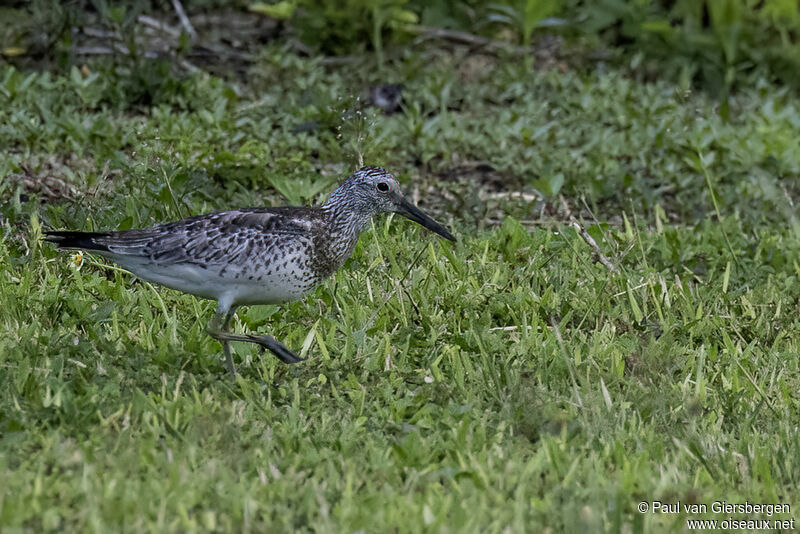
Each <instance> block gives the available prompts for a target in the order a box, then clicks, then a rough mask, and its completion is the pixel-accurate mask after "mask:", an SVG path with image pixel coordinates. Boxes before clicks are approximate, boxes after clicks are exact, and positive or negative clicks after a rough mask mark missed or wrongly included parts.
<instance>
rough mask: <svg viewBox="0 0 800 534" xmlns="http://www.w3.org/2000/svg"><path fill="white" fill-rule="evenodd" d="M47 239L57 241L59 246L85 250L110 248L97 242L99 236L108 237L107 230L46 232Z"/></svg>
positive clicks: (52, 241)
mask: <svg viewBox="0 0 800 534" xmlns="http://www.w3.org/2000/svg"><path fill="white" fill-rule="evenodd" d="M44 235H45V238H44V240H45V241H49V242H51V243H55V244H56V245H58V247H59V248H82V249H84V250H106V251H107V250H108V247H107V246H105V245H101V244H99V243H96V242H95V239H96V238H98V237H108V236H109V235H110V234H108V233H107V232H69V231H67V232H45V233H44Z"/></svg>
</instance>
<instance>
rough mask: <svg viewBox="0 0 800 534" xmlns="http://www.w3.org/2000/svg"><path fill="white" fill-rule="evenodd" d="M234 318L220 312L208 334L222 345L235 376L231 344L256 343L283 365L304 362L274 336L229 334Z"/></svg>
mask: <svg viewBox="0 0 800 534" xmlns="http://www.w3.org/2000/svg"><path fill="white" fill-rule="evenodd" d="M231 317H233V311H228V312H221V311H218V312H217V313H216V314H215V315H214V318H213V319H211V323H210V324H209V327H208V334H209V335H210V336H211V337H213V338H214V339H216V340H217V341H219V342H220V343H222V348H223V350H224V351H225V358H226V360H227V364H228V371H230V372H231V374H235V373H236V370H235V369H234V367H233V358H232V357H231V353H230V346H229V342H231V341H241V342H244V343H255V344H256V345H260V346H261V347H262V348H264V349H267V350H269V351H270V352H271V353H272V354H274V355H275V356H277V357H278V359H279V360H280V361H282V362H283V363H297V362H302V361H303V360H305V358H301V357H300V356H298V355H297V354H295V353H294V352H292V351H291V350H289V349H287V348H286V346H285V345H284V344H283V343H281V342H280V341H278V340H277V339H275V338H274V337H272V336H254V335H252V334H232V333H230V332H228V330H227V326H228V323H229V322H230V320H231Z"/></svg>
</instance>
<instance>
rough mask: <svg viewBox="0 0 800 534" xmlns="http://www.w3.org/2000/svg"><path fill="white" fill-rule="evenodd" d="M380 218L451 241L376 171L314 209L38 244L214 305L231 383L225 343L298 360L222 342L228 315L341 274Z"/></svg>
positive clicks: (214, 330)
mask: <svg viewBox="0 0 800 534" xmlns="http://www.w3.org/2000/svg"><path fill="white" fill-rule="evenodd" d="M384 212H396V213H399V214H401V215H403V216H405V217H407V218H408V219H411V220H412V221H414V222H417V223H419V224H421V225H422V226H424V227H425V228H427V229H429V230H432V231H433V232H436V233H437V234H439V235H440V236H442V237H444V238H445V239H449V240H450V241H455V237H453V234H451V233H450V231H449V230H448V229H447V228H446V227H444V226H442V225H441V224H439V223H437V222H436V221H434V220H433V219H432V218H431V217H429V216H428V215H426V214H425V213H423V212H422V211H420V209H419V208H417V207H416V206H415V205H414V204H412V203H411V202H409V201H408V200H407V199H406V198H405V197H404V196H403V194H402V192H401V191H400V185H399V184H398V183H397V180H395V178H394V176H392V175H391V174H390V173H389V172H387V171H386V170H385V169H383V168H381V167H363V168H361V169H359V170H358V171H356V172H354V173H353V174H352V175H350V176H349V177H348V178H347V179H346V180H345V181H344V182H343V183H342V184H341V185H340V186H339V187H338V188H337V189H336V190H335V191H334V192H333V193H331V195H330V197H329V198H328V200H327V201H326V202H325V203H324V204H323V205H322V206H316V207H307V206H298V207H292V206H289V207H276V208H251V209H241V210H232V211H221V212H215V213H209V214H206V215H198V216H196V217H189V218H186V219H182V220H180V221H176V222H172V223H167V224H159V225H156V226H153V227H150V228H144V229H141V230H121V231H117V232H69V231H62V232H45V234H46V236H47V237H46V238H45V239H46V240H48V241H51V242H53V243H56V244H57V245H58V246H59V247H60V248H68V249H83V250H88V251H91V252H92V253H96V254H99V255H101V256H104V257H105V258H108V259H110V260H111V261H113V262H115V263H117V264H119V265H121V266H122V267H124V268H125V269H127V270H129V271H130V272H132V273H133V274H135V275H136V276H138V277H139V278H141V279H143V280H147V281H148V282H155V283H158V284H161V285H164V286H167V287H169V288H172V289H177V290H179V291H183V292H185V293H190V294H192V295H196V296H198V297H203V298H208V299H214V300H216V301H217V309H216V313H215V314H214V317H213V319H211V322H210V323H209V325H208V333H209V335H211V336H212V337H214V338H215V339H217V340H219V342H220V343H221V344H222V349H223V352H224V354H225V362H226V365H227V368H228V371H229V372H230V373H231V375H234V374H236V368H235V366H234V363H233V357H232V356H231V349H230V345H229V343H230V342H231V341H243V342H247V343H255V344H257V345H260V346H261V347H263V348H264V349H268V350H269V351H271V352H272V353H273V354H275V356H277V357H278V358H279V359H280V360H281V361H283V362H285V363H297V362H299V361H302V360H303V358H300V357H299V356H298V355H297V354H295V353H294V352H292V351H291V350H289V349H288V348H286V346H284V345H283V344H282V343H281V342H280V341H278V340H276V339H275V338H273V337H271V336H267V335H252V334H242V335H237V334H233V333H230V332H228V325H229V323H230V320H231V318H232V317H233V314H234V312H235V311H236V308H237V307H238V306H241V305H248V304H278V303H281V302H287V301H291V300H296V299H299V298H300V297H301V296H302V295H303V294H304V293H306V292H307V291H309V290H311V289H312V288H314V287H316V286H317V285H318V284H319V283H320V282H322V281H323V280H325V279H326V278H327V277H329V276H330V275H331V274H333V272H334V271H336V270H337V269H338V268H339V267H341V266H342V265H343V264H344V262H345V260H346V259H347V258H348V257H349V256H350V254H351V253H352V252H353V249H354V248H355V246H356V242H357V241H358V236H359V234H360V233H361V231H362V230H363V229H364V227H365V226H366V224H367V223H368V222H369V220H370V219H371V218H372V217H373V216H374V215H377V214H379V213H384Z"/></svg>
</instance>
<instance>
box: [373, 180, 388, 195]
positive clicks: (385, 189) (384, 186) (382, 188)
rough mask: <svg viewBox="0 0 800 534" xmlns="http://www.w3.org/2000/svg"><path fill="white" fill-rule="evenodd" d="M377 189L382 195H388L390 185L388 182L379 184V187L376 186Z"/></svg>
mask: <svg viewBox="0 0 800 534" xmlns="http://www.w3.org/2000/svg"><path fill="white" fill-rule="evenodd" d="M375 187H377V188H378V191H380V192H381V193H386V192H388V191H389V184H387V183H386V182H378V185H376V186H375Z"/></svg>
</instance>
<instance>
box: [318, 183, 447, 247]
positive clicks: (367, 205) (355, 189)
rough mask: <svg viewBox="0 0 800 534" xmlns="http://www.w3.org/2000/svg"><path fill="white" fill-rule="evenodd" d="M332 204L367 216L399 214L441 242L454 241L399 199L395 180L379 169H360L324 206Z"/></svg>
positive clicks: (403, 197)
mask: <svg viewBox="0 0 800 534" xmlns="http://www.w3.org/2000/svg"><path fill="white" fill-rule="evenodd" d="M334 203H335V204H340V205H348V204H349V205H352V206H353V207H355V208H356V209H360V210H362V211H365V212H368V213H369V214H370V215H375V214H378V213H385V212H394V213H399V214H400V215H402V216H403V217H406V218H407V219H411V220H412V221H414V222H416V223H418V224H420V225H422V226H424V227H425V228H427V229H428V230H431V231H432V232H436V233H437V234H439V235H440V236H442V237H444V238H445V239H449V240H450V241H455V240H456V238H455V237H453V234H451V233H450V230H448V229H447V228H446V227H445V226H443V225H441V224H439V223H438V222H436V221H434V220H433V219H432V218H431V217H429V216H428V215H426V214H425V213H424V212H422V210H420V209H419V208H418V207H416V206H415V205H414V204H412V203H411V202H410V201H409V200H408V199H407V198H406V197H405V196H404V195H403V193H402V191H401V190H400V184H399V183H397V180H396V179H395V177H394V176H392V175H391V174H390V173H389V172H388V171H387V170H386V169H384V168H382V167H362V168H360V169H359V170H357V171H356V172H354V173H353V174H351V175H350V176H349V177H348V178H347V179H346V180H345V181H344V182H343V183H342V185H340V186H339V188H338V189H337V190H336V191H334V192H333V194H331V197H330V199H328V203H327V204H328V205H331V204H334Z"/></svg>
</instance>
